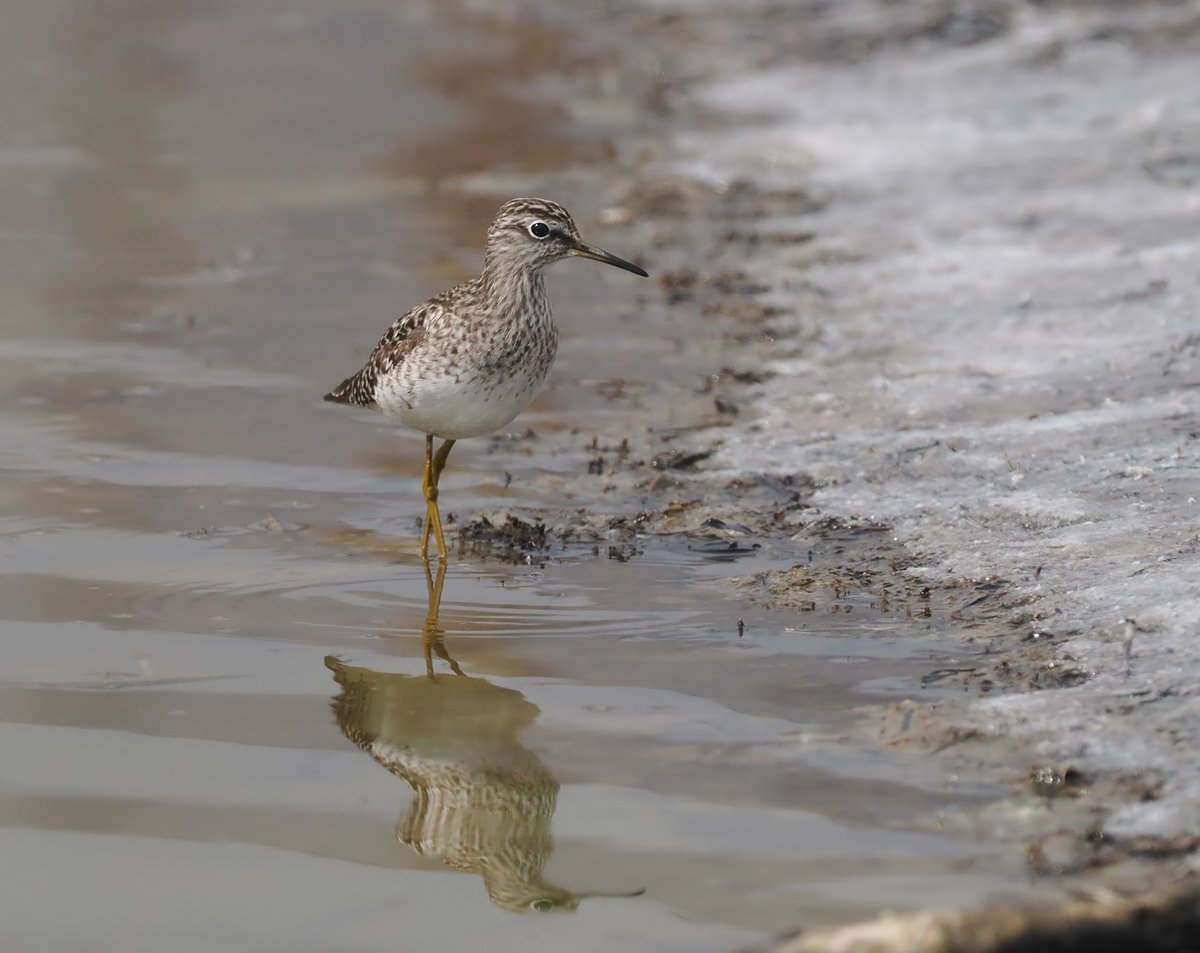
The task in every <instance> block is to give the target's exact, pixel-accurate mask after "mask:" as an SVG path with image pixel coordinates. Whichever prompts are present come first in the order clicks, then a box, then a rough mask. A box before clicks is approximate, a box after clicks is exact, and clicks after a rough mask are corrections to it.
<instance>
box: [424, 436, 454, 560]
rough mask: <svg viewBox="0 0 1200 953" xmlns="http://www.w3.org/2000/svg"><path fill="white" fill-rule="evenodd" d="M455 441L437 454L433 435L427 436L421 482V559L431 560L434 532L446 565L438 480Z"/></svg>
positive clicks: (441, 557) (448, 442)
mask: <svg viewBox="0 0 1200 953" xmlns="http://www.w3.org/2000/svg"><path fill="white" fill-rule="evenodd" d="M453 446H454V441H453V440H447V441H446V442H445V443H443V444H442V445H441V446H440V447H439V448H438V452H437V453H436V454H435V453H434V452H433V434H426V435H425V476H424V479H423V480H422V481H421V489H422V490H423V491H424V493H425V528H424V531H423V532H422V533H421V558H422V559H424V560H428V559H429V533H430V531H431V530H432V532H433V534H434V535H435V536H436V538H437V547H438V558H439V559H441V561H442V562H443V563H444V562H445V561H446V559H447V555H448V554H447V550H446V536H445V534H444V533H443V532H442V514H441V513H440V512H438V480H440V479H441V476H442V471H443V470H444V469H446V458H447V457H449V456H450V448H451V447H453Z"/></svg>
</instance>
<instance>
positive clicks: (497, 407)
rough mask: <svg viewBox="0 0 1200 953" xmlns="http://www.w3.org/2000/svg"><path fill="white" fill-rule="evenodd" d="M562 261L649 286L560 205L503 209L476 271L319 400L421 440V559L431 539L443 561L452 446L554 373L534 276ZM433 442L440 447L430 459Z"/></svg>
mask: <svg viewBox="0 0 1200 953" xmlns="http://www.w3.org/2000/svg"><path fill="white" fill-rule="evenodd" d="M571 256H578V257H580V258H591V259H593V260H595V261H602V262H604V263H605V264H609V265H615V266H616V267H617V268H624V269H625V270H626V271H632V272H633V273H634V274H635V275H641V276H642V277H643V278H647V277H649V276H648V275H647V274H646V272H645V271H643V270H642V269H641V268H639V267H638V266H637V265H635V264H633V263H632V262H628V261H625V259H623V258H618V257H617V256H616V255H613V254H610V253H609V252H606V251H604V250H603V249H602V248H597V247H596V246H595V245H589V244H588V243H587V242H585V241H584V240H583V239H582V238H580V237H579V230H578V229H577V228H576V227H575V222H574V221H572V219H571V216H570V214H569V213H568V212H567V210H566V209H565V208H563V207H562V206H561V205H558V204H557V203H555V202H550V201H547V200H546V199H528V198H527V199H513V200H511V201H509V202H506V203H505V204H504V205H503V206H501V208H500V211H499V213H498V214H497V215H496V220H495V221H494V222H492V226H491V228H489V229H488V237H487V253H486V255H485V256H484V260H483V271H482V272H481V273H480V274H479V275H478V276H477V277H475V278H471V279H470V280H469V281H464V282H463V283H462V284H460V285H455V286H454V287H453V288H450V289H449V290H447V291H443V292H442V293H441V294H439V295H436V296H435V297H433V298H430V299H429V300H428V301H426V302H425V303H424V304H419V305H417V306H416V307H415V308H413V309H412V310H411V311H409V312H408V313H407V314H405V315H403V316H401V317H400V318H399V319H397V320H396V322H395V323H394V324H393V325H392V326H391V327H390V328H388V330H387V333H386V334H384V336H383V338H382V340H380V342H379V343H378V344H377V345H376V346H375V350H374V351H372V352H371V356H370V358H369V359H368V360H367V363H366V365H365V366H364V367H363V368H362V370H360V371H359V372H358V373H357V374H354V375H352V376H351V377H348V378H346V379H345V380H344V381H342V383H340V384H338V386H337V387H335V388H334V389H333V390H332V391H330V392H329V393H328V394H326V395H325V399H326V400H330V401H333V402H335V403H339V404H352V405H354V406H356V407H368V408H370V409H372V410H378V411H379V412H380V413H382V414H383V415H384V416H385V417H388V418H389V419H391V420H398V421H399V422H400V423H402V424H404V425H405V426H408V427H412V428H414V429H416V430H420V431H422V432H423V433H424V434H425V475H424V478H423V480H422V484H421V486H422V489H423V490H424V493H425V508H426V518H425V521H424V528H423V532H422V535H421V557H422V558H423V559H426V560H428V558H429V534H430V531H431V530H432V532H433V533H434V535H435V536H436V538H437V548H438V556H439V558H440V559H441V560H442V562H443V563H445V561H446V558H447V553H446V538H445V536H444V535H443V533H442V518H441V514H440V513H439V512H438V480H439V479H440V478H441V475H442V470H443V469H444V468H445V466H446V458H447V457H449V455H450V449H451V448H452V447H453V446H454V443H455V441H456V440H462V439H464V438H466V437H478V436H481V435H482V434H486V433H491V432H492V431H494V430H498V429H499V428H501V427H503V426H505V425H506V424H508V423H509V422H510V421H511V420H512V419H513V418H514V417H516V416H517V414H519V413H520V412H521V411H523V410H524V409H525V408H526V407H528V406H529V404H530V402H531V401H532V400H533V398H534V397H535V396H537V393H538V390H539V389H540V388H541V386H542V382H543V381H544V380H545V379H546V374H547V373H548V372H549V370H550V365H551V364H553V363H554V355H555V353H556V352H557V350H558V329H557V327H555V324H554V319H553V317H552V316H551V314H550V303H549V300H548V299H547V297H546V286H545V282H544V281H543V278H542V269H543V268H545V267H546V266H547V265H549V264H550V263H551V262H555V261H558V260H559V259H562V258H569V257H571ZM434 437H438V438H440V439H441V440H442V441H443V443H442V445H441V446H440V447H439V448H438V450H437V453H434V450H433V440H434Z"/></svg>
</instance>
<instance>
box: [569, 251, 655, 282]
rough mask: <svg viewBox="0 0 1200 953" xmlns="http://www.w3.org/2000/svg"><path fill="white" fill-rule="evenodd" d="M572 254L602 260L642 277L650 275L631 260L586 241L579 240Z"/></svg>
mask: <svg viewBox="0 0 1200 953" xmlns="http://www.w3.org/2000/svg"><path fill="white" fill-rule="evenodd" d="M572 254H575V255H578V256H579V257H580V258H590V259H592V260H593V261H602V262H604V264H606V265H613V266H614V267H616V268H624V269H625V270H626V271H632V272H633V273H634V274H635V275H641V276H642V277H643V278H649V277H650V276H649V275H648V274H647V273H646V272H645V271H644V270H643V269H641V268H639V267H638V266H637V265H635V264H634V263H633V262H631V261H626V260H625V259H624V258H618V257H617V256H616V255H614V254H612V253H611V252H606V251H605V250H604V249H603V248H597V247H596V246H595V245H589V244H588V243H587V242H580V243H579V244H578V245H576V246H575V248H574V250H573V251H572Z"/></svg>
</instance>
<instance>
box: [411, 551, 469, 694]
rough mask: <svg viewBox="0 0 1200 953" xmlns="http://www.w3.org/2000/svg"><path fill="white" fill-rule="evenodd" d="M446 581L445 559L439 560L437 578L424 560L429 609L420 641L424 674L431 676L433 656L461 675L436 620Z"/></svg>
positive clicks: (440, 607)
mask: <svg viewBox="0 0 1200 953" xmlns="http://www.w3.org/2000/svg"><path fill="white" fill-rule="evenodd" d="M445 582H446V561H445V560H444V559H443V560H439V562H438V568H437V578H436V579H434V576H433V573H432V572H431V571H430V569H429V560H426V561H425V588H426V591H427V592H428V594H429V610H428V611H427V612H426V613H425V628H424V629H422V631H421V642H422V645H423V647H424V649H425V674H426V675H428V676H429V677H430V678H433V674H434V673H433V656H434V653H435V652H436V653H437V656H438V658H440V659H443V660H444V661H445V662H446V663H447V664H448V665H449V666H450V671H452V672H453V673H454V674H455V675H462V674H463V670H462V669H461V668H459V667H458V663H457V662H456V661H454V659H452V658H451V657H450V653H449V652H447V651H446V645H445V641H444V637H445V634H446V633H445V631H444V630H443V629H442V627H441V623H440V622H439V621H438V613H439V612H441V609H442V586H443V585H444V584H445Z"/></svg>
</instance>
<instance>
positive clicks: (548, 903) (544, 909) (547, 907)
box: [529, 222, 554, 913]
mask: <svg viewBox="0 0 1200 953" xmlns="http://www.w3.org/2000/svg"><path fill="white" fill-rule="evenodd" d="M535 224H537V225H543V223H542V222H536V223H535ZM529 231H530V232H532V231H533V228H532V226H531V227H530V229H529ZM529 906H530V908H531V909H532V910H534V911H536V912H537V913H549V912H550V911H551V910H553V909H554V901H553V900H551V899H550V898H549V897H541V898H540V899H538V900H535V901H533V903H531V904H530V905H529Z"/></svg>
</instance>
